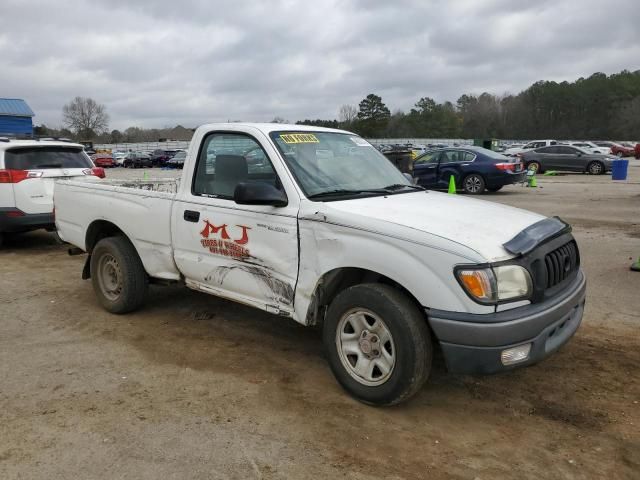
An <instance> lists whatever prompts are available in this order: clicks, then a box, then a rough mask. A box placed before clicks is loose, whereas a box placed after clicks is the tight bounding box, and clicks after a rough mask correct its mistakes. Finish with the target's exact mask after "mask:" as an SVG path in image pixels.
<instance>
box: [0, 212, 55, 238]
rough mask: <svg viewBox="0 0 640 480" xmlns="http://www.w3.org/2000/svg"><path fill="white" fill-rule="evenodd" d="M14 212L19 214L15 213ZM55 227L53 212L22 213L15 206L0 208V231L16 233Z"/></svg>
mask: <svg viewBox="0 0 640 480" xmlns="http://www.w3.org/2000/svg"><path fill="white" fill-rule="evenodd" d="M16 212H18V213H21V215H16ZM55 227H56V225H55V220H54V218H53V213H23V212H20V210H17V209H15V208H0V233H18V232H28V231H29V230H37V229H39V228H46V229H54V228H55Z"/></svg>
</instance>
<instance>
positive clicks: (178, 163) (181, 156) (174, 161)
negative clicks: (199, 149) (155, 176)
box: [165, 150, 187, 168]
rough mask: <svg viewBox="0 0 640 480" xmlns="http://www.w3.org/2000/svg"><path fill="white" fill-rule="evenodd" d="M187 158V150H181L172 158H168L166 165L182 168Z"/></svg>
mask: <svg viewBox="0 0 640 480" xmlns="http://www.w3.org/2000/svg"><path fill="white" fill-rule="evenodd" d="M186 158H187V152H185V151H184V150H179V151H178V152H177V153H176V154H175V155H174V156H173V157H172V158H171V159H169V160H167V162H166V164H165V165H166V166H167V167H171V168H182V167H183V166H184V161H185V159H186Z"/></svg>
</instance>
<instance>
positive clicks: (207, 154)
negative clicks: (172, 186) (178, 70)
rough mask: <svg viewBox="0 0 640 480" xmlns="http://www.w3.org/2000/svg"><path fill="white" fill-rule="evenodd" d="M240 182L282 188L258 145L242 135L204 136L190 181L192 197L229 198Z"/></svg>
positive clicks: (213, 134) (215, 134) (221, 134)
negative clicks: (192, 177) (262, 183)
mask: <svg viewBox="0 0 640 480" xmlns="http://www.w3.org/2000/svg"><path fill="white" fill-rule="evenodd" d="M241 182H264V183H268V184H270V185H273V186H274V187H276V188H280V189H281V188H282V186H281V185H280V182H279V180H278V177H277V175H276V172H275V170H274V169H273V166H272V165H271V162H270V160H269V157H267V154H266V153H265V151H264V150H263V149H262V147H261V146H260V144H259V143H258V142H257V141H256V140H254V139H253V138H252V137H250V136H248V135H245V134H242V133H212V134H210V135H208V136H207V137H205V139H204V142H203V145H202V148H201V149H200V155H199V157H198V164H197V165H196V173H195V177H194V179H193V186H192V192H193V194H194V195H205V196H214V197H221V198H229V199H231V198H233V193H234V191H235V189H236V186H237V185H238V184H239V183H241Z"/></svg>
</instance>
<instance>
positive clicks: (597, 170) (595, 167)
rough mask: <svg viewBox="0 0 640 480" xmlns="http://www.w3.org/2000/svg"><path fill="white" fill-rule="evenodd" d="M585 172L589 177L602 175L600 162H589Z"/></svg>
mask: <svg viewBox="0 0 640 480" xmlns="http://www.w3.org/2000/svg"><path fill="white" fill-rule="evenodd" d="M587 171H588V172H589V173H590V174H591V175H601V174H603V173H604V165H603V164H602V163H601V162H591V163H590V164H589V165H588V166H587Z"/></svg>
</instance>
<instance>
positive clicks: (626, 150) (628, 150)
mask: <svg viewBox="0 0 640 480" xmlns="http://www.w3.org/2000/svg"><path fill="white" fill-rule="evenodd" d="M594 143H595V144H596V145H598V146H599V147H609V148H610V149H611V155H616V156H618V157H630V156H632V155H633V153H634V152H633V147H632V146H631V145H627V144H622V143H615V142H594Z"/></svg>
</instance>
